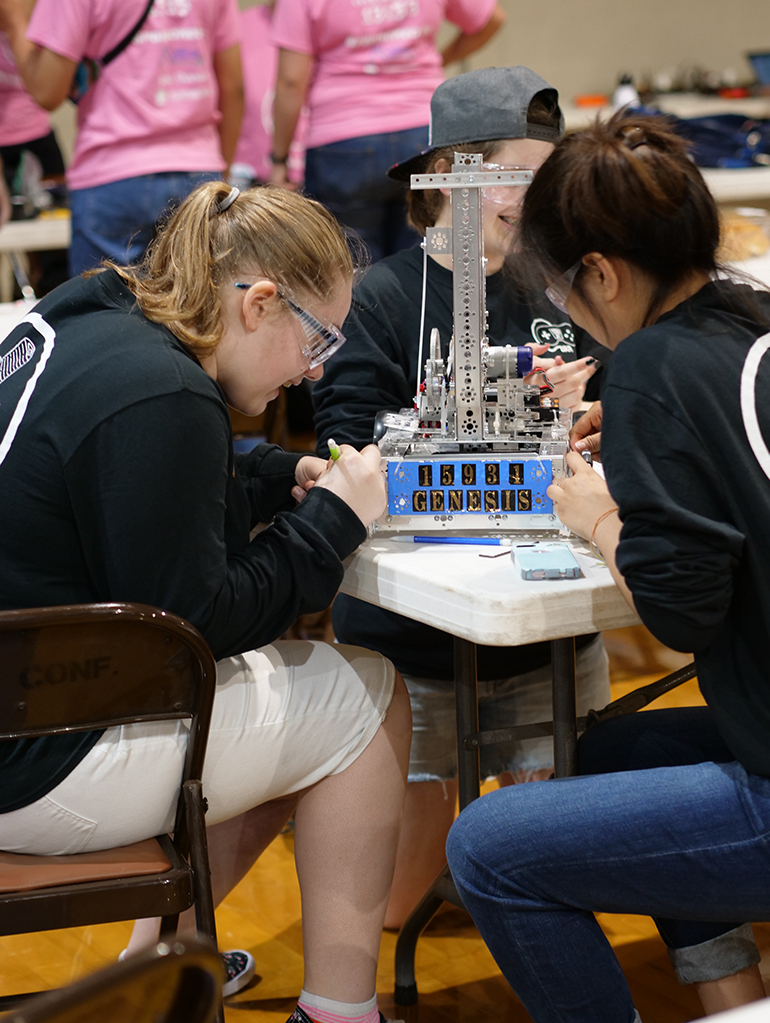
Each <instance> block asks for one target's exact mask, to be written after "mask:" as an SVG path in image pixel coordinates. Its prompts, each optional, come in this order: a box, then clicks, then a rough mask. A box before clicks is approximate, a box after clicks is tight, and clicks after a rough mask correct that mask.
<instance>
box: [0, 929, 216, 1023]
mask: <svg viewBox="0 0 770 1023" xmlns="http://www.w3.org/2000/svg"><path fill="white" fill-rule="evenodd" d="M223 973H224V969H223V966H222V959H221V957H220V956H219V954H218V953H217V950H216V948H215V947H213V946H212V945H211V944H210V943H209V942H204V941H200V940H198V939H196V938H185V939H184V941H180V940H175V941H174V942H173V943H171V944H166V943H164V942H161V943H160V944H159V945H156V946H154V947H153V948H151V949H147V950H146V951H144V952H141V953H140V954H139V955H136V956H132V958H131V959H127V960H126V961H125V962H122V963H115V964H113V965H112V966H108V967H107V968H106V969H104V970H99V972H98V973H94V974H92V975H91V976H89V977H85V978H84V979H83V980H79V981H77V982H76V983H75V984H71V985H69V986H68V987H66V988H61V989H60V990H59V991H48V992H46V993H45V994H43V995H38V996H37V997H35V998H33V999H30V1000H29V1001H28V1002H25V1004H24V1008H23V1009H20V1010H18V1011H17V1012H12V1013H10V1014H9V1015H7V1016H3V1017H2V1019H3V1023H94V1021H95V1020H110V1023H211V1021H212V1020H213V1019H214V1017H215V1015H216V1012H217V1007H218V1005H219V1003H220V1001H221V994H222V978H223Z"/></svg>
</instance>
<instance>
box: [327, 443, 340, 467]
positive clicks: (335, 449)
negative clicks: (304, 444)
mask: <svg viewBox="0 0 770 1023" xmlns="http://www.w3.org/2000/svg"><path fill="white" fill-rule="evenodd" d="M326 446H327V447H328V449H329V455H330V457H331V460H332V461H333V462H336V461H337V459H338V458H339V457H340V455H341V454H342V452H341V451H340V448H339V444H337V442H336V441H335V440H334V438H333V437H330V438H329V439H328V440H327V442H326Z"/></svg>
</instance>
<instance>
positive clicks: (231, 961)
mask: <svg viewBox="0 0 770 1023" xmlns="http://www.w3.org/2000/svg"><path fill="white" fill-rule="evenodd" d="M222 962H223V963H224V964H225V975H226V976H225V983H224V987H223V988H222V997H223V998H227V997H229V996H230V995H234V994H235V993H236V992H237V991H241V990H243V988H245V987H246V985H247V984H248V983H249V981H250V980H251V979H252V977H253V976H254V970H255V969H256V963H255V962H254V956H253V955H251V954H250V953H249V952H244V950H243V949H241V948H234V949H232V950H231V951H230V952H223V953H222Z"/></svg>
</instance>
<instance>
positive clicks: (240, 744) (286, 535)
mask: <svg viewBox="0 0 770 1023" xmlns="http://www.w3.org/2000/svg"><path fill="white" fill-rule="evenodd" d="M352 276H353V266H352V263H351V258H350V254H349V251H348V247H347V245H346V242H345V239H344V237H343V235H342V233H341V231H340V229H339V227H338V226H337V224H336V222H335V221H334V219H333V218H332V217H331V216H330V214H328V213H327V212H326V211H325V210H324V209H323V207H321V206H320V205H318V204H317V203H314V202H312V201H310V200H308V199H305V198H303V197H301V196H299V195H296V194H294V193H292V192H289V191H284V190H279V189H273V188H260V189H255V190H252V191H248V192H243V193H240V192H239V191H238V190H237V189H234V188H232V189H231V188H230V187H229V186H227V185H226V184H224V183H222V182H210V183H208V184H205V185H203V186H201V187H200V188H198V189H197V190H196V191H195V192H193V193H192V194H191V195H190V196H189V197H188V198H187V199H186V200H185V201H184V202H183V203H182V204H181V206H180V207H179V208H178V209H177V210H176V212H174V213H173V214H172V215H171V216H170V218H169V219H168V221H167V223H166V224H165V226H164V227H163V229H162V230H161V231H160V233H159V235H158V237H157V239H156V240H155V242H154V243H153V245H152V246H151V248H150V250H149V251H148V253H147V255H146V257H145V259H144V261H143V263H142V264H141V265H140V266H139V267H125V266H124V267H121V266H116V265H114V264H106V265H105V266H104V268H103V269H101V270H100V271H98V272H95V273H93V274H91V275H89V276H88V277H86V278H84V277H81V278H76V279H73V280H71V281H69V282H67V283H66V284H65V285H63V286H62V287H61V288H59V289H57V290H56V291H55V292H53V293H52V294H51V295H49V296H47V297H46V298H45V299H43V301H42V302H41V303H40V304H39V305H38V306H37V307H36V309H35V312H34V314H32V315H30V316H29V317H28V319H27V320H25V321H24V322H23V323H22V324H20V325H19V326H18V327H17V328H16V329H15V330H14V331H13V332H12V334H11V335H10V336H9V337H8V338H7V339H6V340H5V341H3V342H2V343H0V359H2V358H3V357H4V356H5V354H6V353H8V352H11V351H14V352H16V355H15V356H14V357H13V360H12V366H13V369H12V371H11V372H10V373H9V374H5V375H4V377H3V379H2V381H0V436H2V437H3V447H2V449H0V520H1V521H2V529H0V557H1V558H2V560H3V564H4V566H5V569H4V572H3V573H2V578H1V579H0V606H1V607H3V608H19V607H34V606H45V605H56V604H65V603H66V604H78V603H86V602H91V601H111V600H115V601H120V600H128V601H138V602H142V603H145V604H150V605H153V606H156V607H160V608H163V609H165V610H169V611H172V612H175V613H177V614H179V615H181V616H182V617H184V618H186V619H187V620H189V621H190V622H191V623H192V624H193V625H195V626H196V627H197V628H198V629H199V630H200V631H201V632H202V633H203V635H204V637H205V638H206V640H207V641H208V643H209V645H210V646H211V648H212V650H213V651H214V654H215V656H216V657H217V659H218V675H217V683H218V685H217V693H216V697H215V701H214V709H213V717H212V725H211V732H210V737H209V744H208V751H207V760H206V766H205V768H204V775H203V783H204V789H205V794H206V798H207V800H208V805H209V811H208V818H207V822H208V825H209V835H210V848H211V858H212V872H213V885H214V894H215V899H216V900H217V901H220V900H221V899H222V898H224V896H225V895H226V894H227V892H228V891H229V890H230V888H232V887H233V885H235V884H236V883H237V882H238V880H239V879H240V878H241V877H242V876H243V875H244V874H245V873H246V871H247V870H248V869H249V867H250V866H251V864H252V863H253V861H254V859H255V858H256V856H258V855H259V853H260V852H261V851H262V850H263V849H264V848H265V846H266V845H267V844H268V843H269V841H270V840H271V839H272V837H273V836H274V835H275V834H276V833H277V831H278V830H279V829H280V827H281V826H282V825H283V824H284V823H285V821H286V820H287V819H288V817H289V816H291V814H292V813H294V815H295V820H296V856H297V870H298V874H299V878H300V885H301V888H302V900H303V927H304V948H305V983H304V989H303V991H302V993H301V996H300V1001H299V1004H298V1008H297V1010H296V1011H295V1013H294V1015H293V1019H296V1020H301V1021H303V1023H304V1021H305V1020H307V1019H310V1020H315V1019H316V1018H319V1014H321V1016H322V1018H323V1020H324V1021H329V1020H331V1021H334V1020H337V1019H340V1020H344V1019H349V1018H350V1017H351V1016H353V1017H356V1018H360V1019H361V1020H363V1021H364V1023H376V1021H379V1019H380V1015H379V1011H378V1010H377V1007H376V995H375V988H374V983H375V972H376V965H377V955H378V950H379V941H380V932H381V929H382V921H383V917H384V912H385V906H386V901H387V897H388V891H389V887H390V879H391V876H392V872H393V863H394V857H395V848H396V841H397V838H398V829H399V822H400V815H401V808H402V802H403V794H404V785H405V769H406V761H407V757H408V747H409V737H410V732H411V721H410V714H409V703H408V697H407V695H406V691H405V689H404V687H403V682H402V681H401V679H400V676H399V675H398V673H397V672H396V671H395V669H394V668H393V666H392V664H390V662H388V661H386V660H385V659H384V658H382V657H381V656H379V655H378V654H375V653H372V652H370V651H367V650H362V649H358V648H355V647H344V646H335V647H331V646H328V645H326V644H323V643H292V642H281V641H280V640H279V639H278V637H279V636H280V635H281V634H282V633H283V632H284V631H285V630H286V629H287V628H288V626H289V625H290V624H291V623H292V622H293V621H294V619H295V618H296V617H297V616H298V615H299V614H303V613H307V612H311V611H315V610H320V609H322V608H324V607H326V606H327V605H328V604H329V602H330V601H331V599H332V597H333V596H334V593H335V591H336V589H337V587H338V586H339V583H340V580H341V578H342V574H343V567H342V561H343V559H344V558H345V557H347V556H348V555H349V554H350V553H351V552H352V551H353V550H354V549H355V548H356V547H357V546H358V544H359V543H360V542H361V541H362V540H363V539H364V538H365V537H366V529H367V527H368V525H369V523H370V522H371V521H372V520H373V519H374V518H375V517H376V516H377V515H379V514H380V512H381V511H382V509H383V507H384V503H385V496H384V483H383V480H382V477H381V474H380V469H379V452H378V450H377V448H376V447H374V446H370V447H369V448H368V449H364V450H363V451H361V452H358V451H356V450H355V449H354V448H352V447H348V446H347V445H343V446H342V453H341V457H340V458H339V459H338V460H337V461H335V462H331V461H330V462H329V463H328V464H327V462H326V461H325V460H323V459H320V458H316V457H314V456H312V455H304V456H303V455H297V454H290V453H287V452H283V451H281V450H280V449H279V448H278V447H276V446H274V445H267V444H263V445H258V446H257V448H255V449H254V451H253V452H251V453H249V454H248V455H244V456H235V455H234V454H233V450H232V436H231V431H230V424H229V415H228V411H227V405H228V404H230V405H232V406H233V407H235V408H238V409H240V410H241V411H243V412H245V413H247V414H250V415H256V414H258V413H259V412H261V411H262V410H263V409H264V408H265V406H266V404H267V403H268V402H269V401H271V400H272V399H273V398H275V396H276V395H277V394H278V391H279V388H280V387H281V386H291V385H292V384H298V383H300V382H301V381H302V380H303V379H304V378H305V377H308V378H310V379H317V378H318V377H320V376H321V374H322V373H323V364H324V362H325V361H326V360H327V359H328V358H329V357H330V356H332V355H333V354H334V352H335V351H336V350H337V349H338V348H339V347H340V346H341V345H342V344H343V343H344V340H345V339H344V337H343V335H342V333H341V330H340V325H341V324H342V323H343V322H344V319H345V317H346V315H347V311H348V308H349V305H350V292H351V281H352ZM17 356H18V358H17ZM7 365H11V363H7ZM260 524H263V525H264V524H266V528H263V529H262V530H261V531H259V532H258V533H256V535H254V536H253V538H250V537H251V535H252V532H253V530H254V527H255V526H258V525H260ZM184 747H185V736H184V733H183V732H182V731H180V730H179V729H177V728H176V726H173V727H172V726H169V725H167V724H166V723H160V724H157V723H156V724H151V725H146V726H142V727H139V726H133V727H131V728H126V729H109V730H108V731H106V732H105V733H103V734H100V733H90V732H89V733H78V735H76V736H75V737H74V738H73V737H65V739H64V741H62V740H61V739H60V738H59V737H54V738H51V739H46V740H43V742H42V745H41V744H37V745H36V746H35V747H34V748H27V747H26V746H23V745H21V744H20V745H19V746H18V748H16V747H14V749H13V750H10V751H9V754H10V757H11V760H10V761H8V760H7V758H4V757H2V756H0V791H2V792H3V793H4V794H5V795H4V797H3V798H2V800H0V848H3V849H13V850H14V851H17V852H28V853H38V854H57V853H64V852H70V851H75V849H77V851H88V850H98V849H104V848H109V847H112V846H118V845H124V844H129V843H131V842H134V841H139V840H141V839H143V838H146V837H149V836H152V835H155V834H159V833H161V832H162V831H163V830H164V829H166V830H167V829H169V828H170V827H171V826H172V823H173V815H174V806H175V795H176V788H177V785H178V776H179V771H180V770H181V763H182V758H183V756H184ZM19 764H21V766H22V768H23V770H22V771H19V770H18V769H17V768H18V766H19ZM95 773H98V774H99V784H98V785H97V784H94V783H93V779H94V775H95ZM62 807H63V808H64V812H63V813H62ZM84 822H88V823H87V826H86V825H85V823H84ZM156 933H157V928H156V925H155V923H154V922H153V921H143V922H140V925H138V926H137V928H136V929H135V933H134V936H133V938H132V941H131V944H130V948H129V950H130V951H132V950H134V949H135V948H137V947H140V946H141V945H142V944H143V943H147V942H149V941H151V940H153V939H154V937H155V935H156ZM247 965H248V964H247ZM250 968H251V970H252V972H253V960H252V962H251V967H250ZM242 972H243V971H242ZM246 972H247V971H246ZM236 979H237V978H236ZM241 979H243V978H242V977H241Z"/></svg>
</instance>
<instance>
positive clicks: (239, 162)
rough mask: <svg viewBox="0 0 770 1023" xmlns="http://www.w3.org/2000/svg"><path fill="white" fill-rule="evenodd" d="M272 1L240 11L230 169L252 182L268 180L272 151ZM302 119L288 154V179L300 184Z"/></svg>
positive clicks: (233, 175) (235, 180) (275, 63)
mask: <svg viewBox="0 0 770 1023" xmlns="http://www.w3.org/2000/svg"><path fill="white" fill-rule="evenodd" d="M274 6H275V4H274V2H273V0H269V2H268V3H265V4H257V5H256V6H255V7H250V8H249V9H248V10H246V11H241V49H242V52H243V88H244V93H245V96H244V99H245V106H244V110H243V121H242V123H241V135H240V138H239V139H238V147H237V149H236V150H235V160H234V161H233V164H232V166H231V168H230V173H231V179H232V180H233V183H235V184H237V183H238V179H239V178H244V179H249V180H250V181H253V182H258V181H259V182H265V181H269V180H270V169H271V166H272V165H271V163H270V152H271V150H272V148H273V97H274V95H275V73H276V70H277V67H278V51H277V49H276V48H275V46H273V44H272V43H271V42H270V23H271V21H272V17H273V7H274ZM305 127H306V123H305V116H304V114H303V115H300V119H299V122H298V124H297V130H296V131H295V132H294V140H293V142H292V146H291V149H290V151H289V164H288V177H289V181H291V182H292V184H300V183H301V182H302V179H303V177H304V174H305V145H304V134H305Z"/></svg>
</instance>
